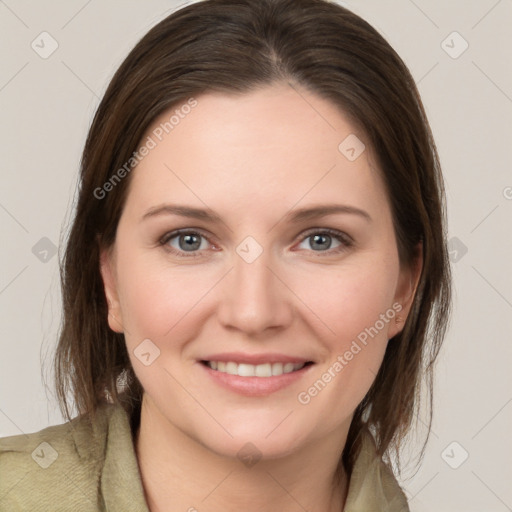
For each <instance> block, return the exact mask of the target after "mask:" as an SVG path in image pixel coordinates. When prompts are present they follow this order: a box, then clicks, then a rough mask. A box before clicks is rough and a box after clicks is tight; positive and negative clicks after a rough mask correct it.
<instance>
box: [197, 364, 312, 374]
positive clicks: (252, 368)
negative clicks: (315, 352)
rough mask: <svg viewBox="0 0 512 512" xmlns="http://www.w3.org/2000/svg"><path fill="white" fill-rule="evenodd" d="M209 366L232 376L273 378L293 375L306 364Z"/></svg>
mask: <svg viewBox="0 0 512 512" xmlns="http://www.w3.org/2000/svg"><path fill="white" fill-rule="evenodd" d="M207 364H208V366H209V367H210V368H211V369H212V370H217V371H218V372H222V373H229V374H230V375H238V376H239V377H273V376H276V375H282V374H283V373H291V372H295V371H297V370H300V369H301V368H303V367H304V366H305V364H306V363H284V364H283V363H264V364H258V365H254V364H246V363H240V364H237V363H234V362H232V361H229V362H227V363H226V362H224V361H208V362H207Z"/></svg>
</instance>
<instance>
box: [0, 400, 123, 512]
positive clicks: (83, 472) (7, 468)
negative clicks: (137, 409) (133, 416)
mask: <svg viewBox="0 0 512 512" xmlns="http://www.w3.org/2000/svg"><path fill="white" fill-rule="evenodd" d="M114 412H115V406H113V405H111V404H105V405H103V406H101V407H100V408H99V409H98V411H97V414H96V417H95V419H94V421H92V420H91V419H90V418H89V416H80V417H77V418H74V419H72V420H71V421H69V422H67V423H64V424H62V425H55V426H50V427H47V428H45V429H43V430H40V431H39V432H33V433H29V434H20V435H15V436H10V437H3V438H0V509H1V510H10V511H11V510H12V511H17V510H56V509H57V508H58V507H57V506H56V505H57V504H59V503H61V504H62V505H64V503H65V508H66V509H69V510H80V511H84V512H85V511H89V510H91V511H92V510H95V511H97V510H101V506H100V505H101V504H100V503H98V500H99V499H101V497H100V496H98V482H99V478H100V476H101V468H102V465H103V461H104V458H105V450H106V440H107V432H108V423H109V420H110V417H111V416H112V414H113V413H114Z"/></svg>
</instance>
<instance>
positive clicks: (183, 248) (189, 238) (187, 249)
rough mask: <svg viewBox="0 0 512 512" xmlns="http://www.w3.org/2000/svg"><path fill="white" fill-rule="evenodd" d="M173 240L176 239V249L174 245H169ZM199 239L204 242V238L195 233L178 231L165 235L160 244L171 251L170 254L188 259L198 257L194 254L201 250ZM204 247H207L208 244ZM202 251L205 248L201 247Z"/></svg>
mask: <svg viewBox="0 0 512 512" xmlns="http://www.w3.org/2000/svg"><path fill="white" fill-rule="evenodd" d="M173 239H176V242H177V245H178V246H177V247H176V244H174V245H173V244H172V243H170V242H171V241H173ZM201 239H203V240H206V238H205V237H204V236H203V235H202V234H201V233H199V232H197V231H191V230H186V229H180V230H178V231H173V232H172V233H168V234H167V235H165V236H164V238H163V239H162V240H161V241H160V243H161V244H162V245H165V246H167V247H168V248H169V249H171V252H173V253H174V254H177V255H178V256H183V257H185V258H188V257H195V256H199V255H198V254H196V252H197V250H199V249H201V243H202V240H201ZM206 245H207V246H208V243H207V244H206ZM202 249H205V247H202ZM187 253H189V254H187Z"/></svg>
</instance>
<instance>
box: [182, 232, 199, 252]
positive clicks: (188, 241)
mask: <svg viewBox="0 0 512 512" xmlns="http://www.w3.org/2000/svg"><path fill="white" fill-rule="evenodd" d="M198 238H199V237H198V236H197V235H182V236H181V237H180V249H184V250H189V249H199V246H200V245H201V242H200V241H199V242H198V241H197V240H196V241H194V239H198ZM182 240H185V244H183V245H182V244H181V241H182Z"/></svg>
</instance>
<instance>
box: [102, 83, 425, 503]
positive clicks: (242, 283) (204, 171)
mask: <svg viewBox="0 0 512 512" xmlns="http://www.w3.org/2000/svg"><path fill="white" fill-rule="evenodd" d="M299 92H300V94H299ZM196 99H197V101H198V105H197V106H196V107H195V108H194V109H192V111H191V112H190V114H188V115H187V116H186V117H185V118H184V119H182V120H180V123H179V124H178V125H177V126H176V127H175V128H174V129H173V130H172V131H171V132H170V133H169V134H168V135H167V136H166V137H165V138H164V139H163V140H162V141H161V142H159V143H158V145H157V146H156V147H155V148H154V149H152V150H151V151H150V152H149V154H148V155H147V156H146V157H145V158H144V159H143V160H142V162H141V163H140V164H139V165H138V166H137V168H136V169H135V170H133V171H132V175H131V178H130V179H131V180H132V181H131V183H130V188H129V193H128V196H127V201H126V204H125V207H124V210H123V213H122V216H121V219H120V222H119V226H118V231H117V237H116V241H115V244H114V246H113V247H112V248H111V250H109V251H107V250H104V251H102V257H101V272H102V276H103V280H104V283H105V293H106V295H107V298H108V301H109V304H110V306H109V308H110V309H109V325H110V327H111V328H112V329H113V330H115V331H116V332H124V334H125V338H126V344H127V348H128V351H129V354H130V357H131V361H132V364H133V367H134V369H135V372H136V374H137V377H138V378H139V380H140V382H141V383H142V386H143V388H144V390H145V394H144V399H143V405H142V413H141V426H140V430H139V431H138V433H137V436H136V453H137V458H138V461H139V466H140V471H141V475H142V478H143V483H144V488H145V493H146V498H147V501H148V505H149V506H150V509H151V510H152V511H153V512H155V511H163V510H166V511H168V510H180V511H184V510H194V509H193V508H191V507H195V508H196V509H197V510H199V511H201V512H202V511H211V512H215V511H221V510H222V511H226V510H245V511H249V512H251V511H261V510H264V511H283V510H286V511H302V510H303V509H307V510H309V511H318V512H320V511H322V512H323V511H326V510H328V511H330V510H332V511H334V510H338V511H339V510H341V509H342V508H343V505H344V503H345V499H346V492H347V487H348V482H347V477H346V475H343V477H342V482H341V483H340V484H339V485H336V483H335V479H334V474H335V469H336V466H337V464H338V460H339V458H340V457H341V454H342V450H343V447H344V445H345V441H346V436H347V432H348V429H349V426H350V422H351V419H352V417H353V413H354V410H355V408H356V407H357V405H358V404H359V403H360V401H361V400H362V399H363V397H364V396H365V394H366V392H367V391H368V389H369V388H370V386H371V384H372V382H373V380H374V378H375V376H376V373H377V371H378V369H379V367H380V364H381V362H382V359H383V356H384V352H385V349H386V346H387V343H388V340H389V339H390V338H392V337H393V336H394V335H395V334H396V333H397V332H399V330H400V329H401V327H402V326H403V324H401V323H397V322H396V321H395V319H393V320H391V321H389V322H387V323H385V327H384V328H383V329H381V330H380V331H379V333H378V335H377V336H375V337H373V338H370V342H369V343H368V344H367V345H366V346H365V347H364V348H363V349H362V350H361V351H360V352H359V353H358V354H357V355H355V356H354V358H353V359H352V360H351V361H350V362H348V364H347V365H346V366H345V367H344V368H343V370H342V371H341V372H339V373H337V374H336V377H335V378H333V379H332V380H331V382H330V383H329V384H328V385H327V386H326V387H325V388H324V389H323V390H322V391H321V392H320V393H318V395H317V396H315V397H314V398H312V399H311V401H310V402H309V403H308V404H307V405H304V404H301V403H299V401H298V399H297V396H298V394H299V393H300V392H302V391H305V390H307V389H308V388H309V387H310V386H311V385H312V384H313V383H314V382H315V381H316V380H317V379H319V378H320V377H321V375H322V374H323V373H324V372H326V371H327V370H328V368H329V367H331V366H332V365H333V363H334V362H335V361H336V358H337V357H338V356H339V355H342V354H344V353H345V352H346V351H347V350H348V349H349V347H350V344H351V343H352V341H353V340H355V339H356V337H357V335H358V334H360V333H361V332H363V331H364V330H365V328H369V327H370V326H374V325H375V323H376V321H377V320H378V319H379V315H381V314H382V313H385V312H386V311H387V310H389V309H392V305H393V304H394V303H395V304H396V303H397V304H399V305H401V307H402V311H401V312H400V316H401V317H402V320H405V319H406V317H407V314H408V312H409V308H410V305H411V302H412V298H413V296H414V292H415V290H416V286H417V282H418V278H419V275H420V270H421V261H418V263H417V265H416V266H415V267H414V268H405V267H401V266H400V263H399V259H398V250H397V245H396V239H395V235H394V229H393V223H392V218H391V210H390V206H389V202H388V199H387V196H386V193H385V189H384V185H383V182H382V179H381V176H380V173H379V171H378V170H377V166H376V164H375V162H374V160H373V158H372V155H371V151H370V148H369V145H368V144H366V150H365V151H364V152H363V153H362V154H361V156H360V157H359V158H357V159H356V160H355V161H353V162H350V161H349V160H348V159H347V158H346V157H345V156H344V155H343V154H342V153H341V152H340V151H339V150H338V145H339V144H340V142H341V141H343V140H344V139H345V138H346V137H347V136H348V135H349V134H356V135H357V136H358V137H359V138H360V139H361V140H363V141H364V135H363V134H361V133H360V132H359V131H358V130H357V128H356V127H355V126H353V125H351V124H350V123H349V121H348V119H347V118H346V116H344V115H343V113H342V112H340V111H339V109H337V108H336V107H335V106H334V105H333V104H332V103H330V102H328V101H326V100H324V99H322V98H320V97H318V96H316V95H314V94H312V93H310V92H308V91H305V90H303V89H298V88H292V87H290V86H289V85H286V84H275V85H272V86H266V87H264V88H261V89H258V90H256V91H253V92H251V93H247V94H243V95H238V96H235V95H225V94H220V93H207V94H204V95H201V96H199V97H197V98H196ZM174 108H176V107H174ZM173 110H174V109H173ZM169 115H170V114H169V113H166V114H165V115H162V116H161V117H160V118H159V119H156V120H155V122H154V125H153V126H152V127H151V128H150V130H149V131H148V134H151V131H152V130H153V129H154V128H155V127H157V126H158V125H159V124H160V123H161V122H162V121H165V120H167V119H168V118H169ZM148 134H147V135H148ZM144 140H145V138H144ZM326 203H336V204H343V205H350V206H353V207H356V208H359V209H362V210H364V211H366V212H367V213H368V215H369V216H370V217H371V220H370V221H368V220H366V219H365V218H364V217H363V216H362V215H356V214H348V213H336V214H331V215H328V216H324V217H321V218H314V219H310V220H303V221H301V222H299V223H291V222H289V221H287V220H286V219H285V215H286V214H288V213H289V212H290V211H291V210H295V209H297V208H303V207H308V206H312V205H318V204H326ZM163 204H180V205H186V206H192V207H197V208H204V209H207V208H210V209H211V210H213V211H214V212H216V213H217V214H218V215H219V216H220V217H221V218H222V222H218V223H212V222H210V221H206V220H198V219H190V218H186V217H180V216H176V215H171V214H167V215H165V214H164V215H158V216H157V215H155V216H152V217H150V218H147V219H145V220H141V218H142V217H143V215H144V214H145V213H146V212H147V211H148V210H150V209H151V208H155V207H158V206H161V205H163ZM180 228H193V229H194V230H195V231H196V232H197V231H198V230H199V231H200V233H201V234H202V235H204V237H202V238H201V237H200V238H199V239H198V241H200V242H201V245H200V248H199V249H194V250H193V251H195V252H194V254H195V255H196V257H190V256H188V257H187V254H190V252H186V244H185V243H182V245H181V246H180V244H179V242H180V237H179V235H178V236H176V237H174V238H173V239H171V240H169V241H168V242H167V246H166V245H160V244H159V240H160V239H162V237H163V236H164V235H165V234H167V233H171V232H172V231H174V230H176V229H180ZM311 228H318V229H317V230H314V232H312V233H306V232H307V231H308V230H311ZM325 228H331V229H335V230H338V231H340V232H343V233H345V234H347V235H349V236H350V237H351V239H352V240H353V244H352V245H351V246H348V245H345V244H344V242H343V241H339V240H338V239H336V238H335V237H334V236H333V237H332V238H331V239H330V243H331V245H329V238H328V239H327V241H322V240H321V241H320V249H319V250H315V249H314V247H315V246H317V245H315V241H314V240H313V239H312V238H311V236H312V235H314V234H318V233H320V234H321V233H322V229H325ZM247 236H251V237H253V238H254V239H255V240H256V241H257V243H258V244H259V246H260V247H261V248H262V249H263V252H262V254H261V255H260V256H259V257H258V258H257V259H255V261H253V262H252V263H247V261H245V260H244V259H243V258H241V257H240V256H239V255H238V253H237V252H236V249H237V247H238V246H239V244H240V243H241V242H242V241H243V240H244V239H245V238H246V237H247ZM182 242H183V239H182ZM166 247H167V250H166ZM169 247H173V248H174V249H175V250H177V251H180V249H181V254H183V256H181V257H180V256H178V255H176V254H172V253H171V252H170V251H169ZM184 247H185V249H184ZM338 248H341V251H339V252H336V251H337V249H338ZM251 250H252V249H251ZM145 339H150V340H151V342H152V343H153V344H154V345H155V346H157V347H158V349H159V350H160V355H159V357H157V358H156V359H155V360H154V361H153V362H152V364H150V365H148V366H145V365H144V364H142V363H141V361H140V360H139V359H138V358H137V357H136V356H135V355H134V350H135V349H136V348H137V346H138V345H139V344H140V343H141V342H142V340H145ZM231 351H240V352H246V353H251V354H255V353H262V352H278V353H284V354H289V355H292V356H299V357H305V358H306V359H308V360H312V361H314V362H315V365H314V366H312V367H311V368H310V369H309V370H308V372H307V374H306V375H305V376H304V377H303V378H301V379H300V380H298V381H295V382H294V383H293V384H291V385H290V386H288V387H286V388H284V389H282V390H279V391H277V392H275V393H272V394H270V395H268V396H263V397H247V396H243V395H240V394H237V393H234V392H232V391H230V390H226V389H224V388H222V387H220V386H218V385H217V384H215V383H213V382H212V380H211V379H210V378H209V376H208V375H207V372H206V371H205V369H204V368H203V367H202V366H200V363H198V359H201V358H204V356H206V355H208V354H212V353H220V352H231ZM247 442H251V443H252V444H253V445H254V446H255V447H257V449H258V450H259V452H260V453H261V454H262V458H261V460H260V461H259V462H258V463H257V464H255V465H254V466H252V467H247V466H245V465H244V464H243V463H242V462H241V461H240V460H239V458H238V457H237V452H238V451H239V450H240V449H241V448H242V446H244V445H245V444H246V443H247Z"/></svg>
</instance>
